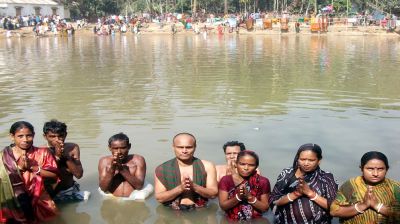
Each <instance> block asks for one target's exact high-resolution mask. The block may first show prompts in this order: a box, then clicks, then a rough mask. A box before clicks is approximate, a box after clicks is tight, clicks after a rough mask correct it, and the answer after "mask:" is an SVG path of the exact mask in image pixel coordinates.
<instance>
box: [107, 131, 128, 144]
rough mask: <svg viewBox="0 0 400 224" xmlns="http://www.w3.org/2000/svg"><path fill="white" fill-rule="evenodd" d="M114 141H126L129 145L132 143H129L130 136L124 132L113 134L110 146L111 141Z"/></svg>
mask: <svg viewBox="0 0 400 224" xmlns="http://www.w3.org/2000/svg"><path fill="white" fill-rule="evenodd" d="M114 141H125V142H126V144H128V145H129V144H130V143H129V137H128V136H127V135H126V134H124V133H122V132H120V133H118V134H115V135H113V136H111V137H110V138H109V139H108V146H111V143H112V142H114Z"/></svg>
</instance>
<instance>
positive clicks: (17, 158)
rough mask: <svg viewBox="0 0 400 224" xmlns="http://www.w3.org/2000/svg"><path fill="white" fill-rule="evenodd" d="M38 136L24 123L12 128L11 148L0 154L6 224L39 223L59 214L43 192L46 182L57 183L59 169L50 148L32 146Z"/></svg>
mask: <svg viewBox="0 0 400 224" xmlns="http://www.w3.org/2000/svg"><path fill="white" fill-rule="evenodd" d="M34 135H35V132H34V128H33V126H32V125H31V124H30V123H28V122H25V121H19V122H16V123H14V124H13V125H12V126H11V128H10V137H11V140H12V142H13V143H12V144H11V145H10V146H7V147H5V148H4V149H3V150H2V151H1V152H0V178H1V185H0V187H1V188H0V202H1V207H0V209H1V210H0V217H1V219H2V220H0V221H1V222H6V223H38V222H42V221H46V220H49V219H51V218H53V217H54V216H55V215H56V214H57V208H56V206H55V204H54V202H53V201H52V200H51V198H50V196H49V195H48V194H47V192H46V191H45V189H44V184H43V179H44V178H55V179H57V174H56V173H57V165H56V161H55V159H54V157H53V156H52V154H51V153H50V152H49V151H48V149H47V148H37V147H35V146H33V138H34Z"/></svg>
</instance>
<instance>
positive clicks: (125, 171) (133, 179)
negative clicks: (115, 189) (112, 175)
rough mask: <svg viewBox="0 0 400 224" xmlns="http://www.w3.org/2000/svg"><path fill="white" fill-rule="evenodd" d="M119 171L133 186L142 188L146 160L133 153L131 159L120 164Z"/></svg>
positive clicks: (138, 188)
mask: <svg viewBox="0 0 400 224" xmlns="http://www.w3.org/2000/svg"><path fill="white" fill-rule="evenodd" d="M119 172H120V173H121V175H122V176H123V177H124V179H125V180H126V181H127V182H128V183H129V184H130V185H131V186H132V187H133V188H135V189H137V190H140V189H142V188H143V184H144V178H145V176H146V161H145V160H144V158H143V157H142V156H139V155H134V158H132V160H130V161H129V162H128V163H127V164H126V165H125V164H124V165H122V169H121V170H120V171H119Z"/></svg>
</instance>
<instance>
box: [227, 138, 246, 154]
mask: <svg viewBox="0 0 400 224" xmlns="http://www.w3.org/2000/svg"><path fill="white" fill-rule="evenodd" d="M229 146H230V147H232V146H239V147H240V151H244V150H246V146H245V145H244V144H243V143H242V142H238V141H229V142H227V143H225V144H224V146H222V148H223V149H224V153H226V147H229Z"/></svg>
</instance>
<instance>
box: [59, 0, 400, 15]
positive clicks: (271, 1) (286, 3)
mask: <svg viewBox="0 0 400 224" xmlns="http://www.w3.org/2000/svg"><path fill="white" fill-rule="evenodd" d="M60 1H61V3H63V4H64V5H65V6H66V7H67V8H68V9H70V12H71V17H72V18H87V19H95V18H98V17H102V16H108V15H112V14H116V15H120V14H122V15H133V14H135V13H144V12H145V13H149V14H152V15H155V14H164V13H187V14H189V15H192V16H196V15H201V14H205V13H214V14H217V15H223V14H228V13H244V12H248V13H252V12H276V13H283V12H288V13H295V14H303V15H310V14H313V13H315V12H317V13H318V12H319V11H320V10H322V9H323V8H324V7H326V6H327V5H332V6H333V9H334V13H335V14H337V15H339V16H340V15H343V16H344V15H349V14H356V13H365V12H372V11H379V12H381V13H384V14H396V15H398V14H399V13H400V0H385V1H382V0H60Z"/></svg>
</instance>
